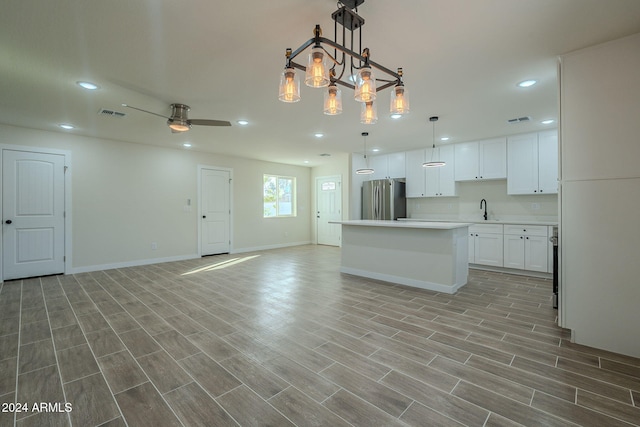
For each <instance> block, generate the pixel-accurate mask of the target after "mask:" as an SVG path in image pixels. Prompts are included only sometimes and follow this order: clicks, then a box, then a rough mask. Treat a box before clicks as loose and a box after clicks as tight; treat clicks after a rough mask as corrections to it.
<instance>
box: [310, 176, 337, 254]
mask: <svg viewBox="0 0 640 427" xmlns="http://www.w3.org/2000/svg"><path fill="white" fill-rule="evenodd" d="M316 206H317V211H316V217H317V220H316V221H317V238H318V244H319V245H330V246H340V240H341V238H342V226H341V225H340V224H329V221H340V220H342V181H341V179H340V177H339V176H327V177H319V178H316Z"/></svg>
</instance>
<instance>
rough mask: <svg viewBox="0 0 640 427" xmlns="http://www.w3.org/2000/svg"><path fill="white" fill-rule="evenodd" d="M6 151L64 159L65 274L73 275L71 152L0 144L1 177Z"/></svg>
mask: <svg viewBox="0 0 640 427" xmlns="http://www.w3.org/2000/svg"><path fill="white" fill-rule="evenodd" d="M4 150H12V151H23V152H27V153H39V154H56V155H61V156H63V157H64V168H65V173H64V254H63V257H64V258H63V259H64V274H70V273H71V268H72V267H71V266H72V265H73V256H72V255H73V251H72V233H71V224H72V218H71V217H72V211H71V206H72V203H71V195H72V194H73V192H72V191H71V176H72V173H73V168H72V167H71V151H68V150H58V149H56V148H46V147H31V146H26V145H13V144H0V176H2V173H3V170H2V166H3V162H4ZM2 198H3V197H2V192H1V191H0V212H2V209H3V206H2V201H3V200H2ZM3 239H4V237H3V234H2V233H0V283H2V282H4V270H3V265H4V253H3V252H2V250H3V243H4V242H3Z"/></svg>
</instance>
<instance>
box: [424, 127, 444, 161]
mask: <svg viewBox="0 0 640 427" xmlns="http://www.w3.org/2000/svg"><path fill="white" fill-rule="evenodd" d="M429 121H430V122H431V123H433V147H432V148H431V160H430V161H428V162H424V163H423V164H422V167H423V168H437V167H440V166H444V165H446V163H445V162H443V161H442V160H433V153H434V152H435V151H436V122H437V121H438V116H431V117H429Z"/></svg>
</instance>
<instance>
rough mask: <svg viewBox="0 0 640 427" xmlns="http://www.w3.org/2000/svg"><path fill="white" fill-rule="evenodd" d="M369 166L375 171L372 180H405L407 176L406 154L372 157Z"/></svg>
mask: <svg viewBox="0 0 640 427" xmlns="http://www.w3.org/2000/svg"><path fill="white" fill-rule="evenodd" d="M369 166H370V167H371V168H373V170H374V172H373V174H371V179H384V178H404V177H405V176H406V172H405V153H404V152H399V153H391V154H380V155H378V156H370V157H369Z"/></svg>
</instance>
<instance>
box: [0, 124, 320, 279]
mask: <svg viewBox="0 0 640 427" xmlns="http://www.w3.org/2000/svg"><path fill="white" fill-rule="evenodd" d="M0 141H2V143H4V144H12V145H21V146H28V147H47V148H53V149H59V150H68V151H71V153H72V170H71V173H72V184H71V185H72V192H73V193H72V251H73V253H72V254H67V256H71V262H72V269H74V270H75V271H87V270H92V269H99V268H101V267H105V266H115V265H127V264H136V263H148V262H151V261H154V260H166V259H179V258H186V257H193V256H196V255H197V253H198V247H197V244H198V243H197V242H198V236H197V220H198V212H197V200H198V194H197V180H198V176H197V175H198V174H197V168H198V165H200V164H202V165H209V166H218V167H224V168H231V169H232V170H233V177H234V180H233V184H232V193H233V204H234V215H233V224H234V227H233V230H232V235H233V242H232V248H233V251H236V252H238V251H247V250H252V249H263V248H269V247H278V246H287V245H293V244H304V243H309V242H310V241H311V235H310V229H311V221H310V214H309V212H310V206H311V197H310V195H311V191H310V188H311V169H310V168H307V167H298V166H291V165H284V164H278V163H269V162H262V161H256V160H249V159H242V158H237V157H229V156H220V155H215V154H209V153H202V152H195V151H190V150H185V149H170V148H160V147H155V146H150V145H141V144H131V143H125V142H119V141H111V140H104V139H96V138H88V137H82V136H77V135H73V134H70V133H69V134H66V133H60V132H46V131H39V130H31V129H24V128H19V127H14V126H7V125H0ZM264 173H268V174H278V175H287V176H295V177H296V179H297V194H298V206H297V209H298V216H297V217H295V218H268V219H265V218H263V217H262V213H263V207H262V175H263V174H264ZM187 199H191V201H192V206H193V209H192V211H191V212H184V209H183V207H184V206H185V205H186V203H187ZM285 233H286V234H287V235H286V236H285ZM152 242H156V243H157V245H158V249H157V250H151V243H152Z"/></svg>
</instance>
